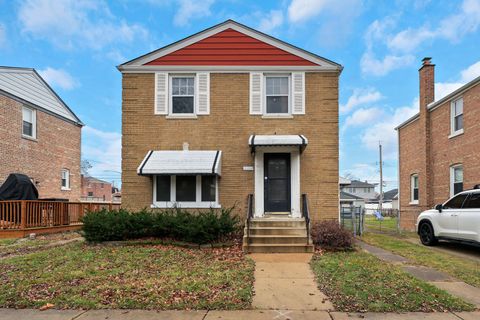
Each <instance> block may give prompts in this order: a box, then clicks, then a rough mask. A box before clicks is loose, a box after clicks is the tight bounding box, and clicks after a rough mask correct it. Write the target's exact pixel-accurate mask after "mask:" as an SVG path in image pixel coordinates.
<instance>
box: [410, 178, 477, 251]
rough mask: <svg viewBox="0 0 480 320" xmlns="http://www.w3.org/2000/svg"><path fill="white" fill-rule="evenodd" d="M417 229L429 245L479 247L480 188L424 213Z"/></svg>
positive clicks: (463, 193)
mask: <svg viewBox="0 0 480 320" xmlns="http://www.w3.org/2000/svg"><path fill="white" fill-rule="evenodd" d="M416 230H417V234H418V235H419V237H420V240H421V241H422V243H423V244H424V245H426V246H432V245H435V244H436V243H437V242H438V240H455V241H462V242H469V243H473V244H477V245H478V244H480V186H475V188H474V189H472V190H467V191H463V192H460V193H458V194H456V195H455V196H453V197H452V198H450V199H448V201H446V202H445V203H443V204H437V205H436V206H435V208H434V209H430V210H426V211H423V212H422V213H421V214H420V215H419V216H418V218H417V223H416Z"/></svg>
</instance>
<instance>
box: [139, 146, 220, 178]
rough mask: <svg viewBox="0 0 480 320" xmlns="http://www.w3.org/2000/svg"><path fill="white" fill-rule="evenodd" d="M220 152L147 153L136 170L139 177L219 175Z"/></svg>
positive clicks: (163, 151) (162, 151)
mask: <svg viewBox="0 0 480 320" xmlns="http://www.w3.org/2000/svg"><path fill="white" fill-rule="evenodd" d="M221 160H222V152H221V151H219V150H213V151H203V150H194V151H165V150H161V151H152V150H150V151H148V152H147V155H146V156H145V158H144V159H143V161H142V163H140V166H139V167H138V169H137V173H138V174H139V175H209V174H214V175H220V174H221Z"/></svg>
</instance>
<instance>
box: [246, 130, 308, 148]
mask: <svg viewBox="0 0 480 320" xmlns="http://www.w3.org/2000/svg"><path fill="white" fill-rule="evenodd" d="M307 144H308V139H307V138H306V137H305V136H304V135H301V134H298V135H277V134H275V135H251V136H250V138H249V139H248V145H249V146H250V147H251V148H252V152H254V151H255V147H268V146H299V147H300V149H301V150H303V149H305V147H306V146H307Z"/></svg>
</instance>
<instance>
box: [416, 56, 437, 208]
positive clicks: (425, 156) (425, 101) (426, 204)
mask: <svg viewBox="0 0 480 320" xmlns="http://www.w3.org/2000/svg"><path fill="white" fill-rule="evenodd" d="M431 60H432V58H430V57H426V58H423V59H422V66H421V67H420V69H419V70H418V73H419V80H420V96H419V104H420V119H419V121H420V137H419V138H420V141H419V142H420V144H419V149H420V150H419V156H420V157H421V159H422V161H421V167H420V168H419V169H420V171H419V191H420V195H419V205H420V207H422V208H423V209H427V208H430V207H432V206H433V205H434V203H433V197H432V196H433V194H432V191H431V190H432V186H431V176H432V175H431V165H430V164H431V150H430V145H431V139H430V112H429V111H428V109H427V107H428V105H429V104H430V103H432V102H433V101H435V65H434V64H432V63H431Z"/></svg>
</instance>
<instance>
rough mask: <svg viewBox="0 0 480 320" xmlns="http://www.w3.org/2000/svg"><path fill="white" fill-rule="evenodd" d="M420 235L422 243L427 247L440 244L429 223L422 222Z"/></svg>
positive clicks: (419, 229) (419, 230)
mask: <svg viewBox="0 0 480 320" xmlns="http://www.w3.org/2000/svg"><path fill="white" fill-rule="evenodd" d="M418 234H419V236H420V241H422V244H424V245H426V246H434V245H436V244H437V243H438V239H437V238H436V237H435V233H434V232H433V227H432V225H431V224H430V223H429V222H422V223H421V224H420V227H419V228H418Z"/></svg>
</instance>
